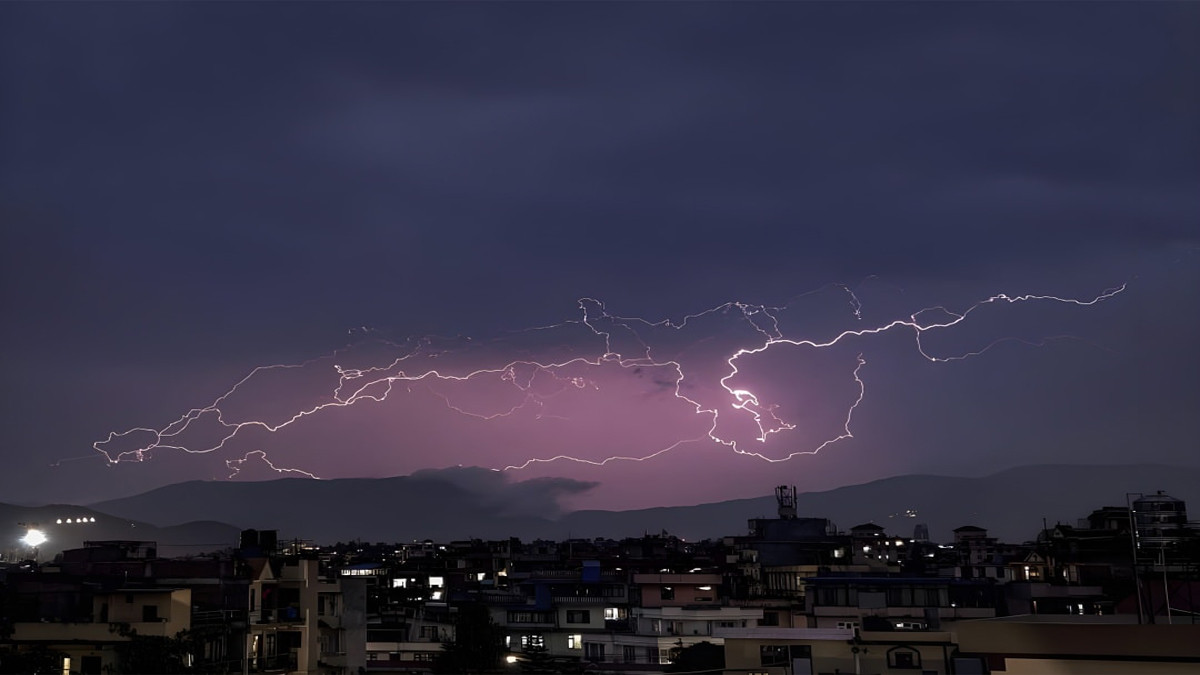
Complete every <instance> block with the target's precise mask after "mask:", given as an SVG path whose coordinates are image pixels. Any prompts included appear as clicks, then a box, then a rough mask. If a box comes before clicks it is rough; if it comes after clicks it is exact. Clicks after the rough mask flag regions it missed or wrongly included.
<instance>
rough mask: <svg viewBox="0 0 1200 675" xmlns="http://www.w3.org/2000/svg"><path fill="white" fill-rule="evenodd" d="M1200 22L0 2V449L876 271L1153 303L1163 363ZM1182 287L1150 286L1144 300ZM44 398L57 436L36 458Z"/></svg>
mask: <svg viewBox="0 0 1200 675" xmlns="http://www.w3.org/2000/svg"><path fill="white" fill-rule="evenodd" d="M1197 18H1198V17H1197V10H1196V7H1195V6H1192V5H1186V4H1170V3H1155V4H1145V5H1135V4H1132V3H1106V4H1088V5H1076V4H1066V3H1063V4H1045V3H1038V4H1033V3H1028V4H1015V3H1006V4H1001V3H994V4H992V3H971V4H964V5H951V4H942V3H905V4H898V3H893V4H879V3H841V4H835V3H753V4H728V3H661V4H660V3H648V4H644V3H636V4H635V3H561V4H548V3H503V4H483V3H479V4H476V3H451V4H433V3H350V4H345V3H296V4H278V3H186V4H185V3H158V4H147V3H104V4H95V5H82V4H74V3H70V4H68V3H61V4H43V5H35V4H32V3H13V4H7V5H3V6H0V50H2V51H0V86H2V89H3V91H4V92H5V94H4V96H3V97H0V157H2V158H3V159H0V218H3V246H2V248H3V252H2V254H0V255H3V271H2V272H0V274H3V298H4V312H5V315H6V317H13V319H14V320H12V321H6V324H8V325H9V326H11V327H10V328H8V329H7V330H6V331H5V333H4V337H3V340H4V342H3V345H2V346H3V348H4V350H5V354H6V356H5V359H6V361H5V366H6V373H7V375H6V386H8V387H9V389H11V390H13V391H19V392H22V394H24V395H23V396H21V397H20V398H19V399H18V400H16V401H15V402H14V403H13V405H14V408H13V409H14V411H17V412H16V413H14V414H17V415H18V417H19V418H21V419H27V420H32V421H36V422H37V424H34V423H33V422H32V421H31V422H29V423H21V424H16V425H11V426H10V427H9V428H8V430H6V431H5V432H4V435H3V436H2V437H0V442H3V444H4V445H5V446H6V447H13V448H22V450H21V453H22V456H24V457H36V458H39V460H38V461H40V458H41V457H42V456H43V455H44V454H52V455H53V456H55V457H58V456H62V455H64V454H65V455H71V454H74V453H76V452H86V449H87V448H88V447H90V443H91V441H92V440H94V439H95V438H96V437H97V436H98V435H99V436H102V435H103V433H105V432H106V431H107V430H109V429H111V428H128V427H132V426H137V425H140V424H150V423H153V424H158V423H159V421H160V420H163V419H166V420H169V419H173V416H174V415H175V414H177V412H178V410H180V409H182V410H186V409H187V408H188V407H189V406H190V405H196V404H197V402H198V401H203V402H207V401H210V400H211V399H212V398H213V397H214V396H215V395H217V394H219V393H220V392H221V391H223V390H224V389H223V387H224V386H226V385H227V383H228V382H229V381H233V380H236V377H237V376H240V375H237V374H238V373H244V372H246V371H247V370H248V369H249V368H250V367H252V366H253V365H256V364H259V363H263V362H292V361H297V360H301V359H304V358H308V357H311V356H312V355H313V354H315V353H319V352H321V351H322V350H325V349H327V348H330V347H336V346H339V345H338V342H339V340H341V339H343V337H344V334H345V331H346V329H348V328H351V327H356V326H362V325H368V326H384V327H389V328H394V329H396V330H398V331H401V332H405V333H423V332H442V333H450V334H456V333H468V334H476V333H481V332H482V333H486V332H494V331H495V330H497V329H512V328H520V327H524V326H529V325H542V324H545V323H550V322H557V321H560V320H562V319H564V318H566V317H573V316H574V312H573V310H574V300H575V299H576V298H578V297H580V296H585V295H586V296H597V297H600V298H602V299H604V300H607V301H609V302H610V303H611V305H612V306H613V307H617V308H619V311H621V312H622V313H625V314H646V315H648V316H651V317H652V318H655V319H658V318H662V317H663V316H675V317H678V316H680V315H681V314H684V313H687V312H693V311H698V310H702V309H705V308H708V307H711V306H714V305H716V304H718V303H720V302H724V301H727V300H730V299H745V300H747V301H751V302H763V303H778V302H783V301H785V300H786V299H788V298H791V297H793V296H794V295H795V294H796V293H798V292H803V291H806V290H809V289H811V288H815V287H817V286H820V285H822V284H824V283H826V282H830V281H838V282H846V283H851V284H854V283H856V282H857V281H858V280H860V279H862V278H863V277H866V276H868V275H871V274H878V275H881V276H882V277H883V278H884V279H886V280H888V281H889V282H890V283H895V284H898V285H901V286H903V287H904V288H905V289H907V291H906V292H907V293H909V295H910V296H917V295H919V290H918V289H922V290H929V289H938V290H945V286H947V285H950V286H952V287H955V288H954V292H955V293H958V296H956V297H959V298H963V299H965V300H974V299H978V297H979V296H980V295H987V294H989V293H991V292H994V291H996V290H1004V291H1007V292H1011V290H1014V289H1013V288H1012V287H1013V286H1017V287H1019V289H1016V290H1019V291H1020V292H1024V291H1030V292H1037V291H1041V290H1047V291H1061V292H1067V291H1068V290H1069V291H1070V292H1076V293H1080V294H1083V295H1086V294H1088V293H1092V292H1094V291H1096V290H1098V289H1100V288H1105V287H1107V286H1109V285H1111V284H1114V283H1120V282H1123V281H1126V280H1130V279H1135V278H1138V275H1142V277H1141V278H1142V279H1144V280H1146V283H1145V284H1144V285H1143V286H1142V287H1140V288H1141V290H1138V291H1137V293H1139V294H1138V295H1137V296H1135V297H1136V298H1137V299H1138V303H1137V306H1138V307H1139V309H1137V310H1130V311H1131V313H1133V314H1137V315H1139V316H1141V317H1152V318H1153V319H1154V320H1156V321H1164V320H1167V317H1170V320H1171V321H1173V322H1176V323H1177V324H1178V327H1177V329H1176V330H1174V331H1172V333H1171V334H1172V335H1175V336H1183V337H1182V338H1180V339H1183V340H1184V343H1185V344H1186V342H1187V339H1190V338H1191V337H1193V336H1196V335H1197V333H1198V331H1200V329H1198V327H1197V323H1200V321H1198V319H1197V317H1196V315H1195V312H1194V311H1188V310H1186V309H1185V308H1186V307H1188V301H1189V300H1190V297H1189V296H1187V290H1186V289H1187V288H1188V286H1187V284H1188V283H1190V282H1191V281H1194V278H1195V273H1194V271H1192V270H1194V269H1195V264H1196V263H1195V259H1194V254H1191V253H1188V251H1189V250H1194V249H1195V247H1197V245H1198V237H1197V231H1196V223H1197V222H1200V199H1197V196H1196V191H1195V185H1196V184H1197V183H1198V182H1200V127H1197V125H1196V124H1195V120H1196V119H1197V117H1198V115H1200V85H1197V83H1198V82H1200V65H1198V64H1200V59H1198V58H1197V51H1196V50H1197V47H1196V45H1197V44H1200V40H1197V39H1196V35H1195V26H1196V25H1197ZM1177 258H1181V259H1183V260H1184V262H1181V263H1177V264H1176V267H1174V268H1172V269H1175V270H1180V269H1182V270H1184V271H1182V272H1176V273H1175V276H1171V275H1158V276H1155V275H1146V270H1147V269H1156V268H1158V269H1161V268H1162V267H1163V265H1164V264H1169V263H1164V261H1173V260H1175V259H1177ZM1151 277H1152V278H1151ZM984 282H996V283H999V284H1001V285H1002V286H1003V288H1000V289H997V288H995V287H993V286H992V285H990V283H984ZM963 286H966V288H963ZM1181 289H1184V290H1181ZM1181 294H1182V296H1181ZM936 301H939V300H935V302H936ZM871 309H872V310H874V309H875V308H871ZM911 309H912V308H909V311H911ZM1113 324H1114V325H1119V326H1128V325H1133V326H1140V325H1142V324H1141V323H1140V322H1139V321H1137V320H1131V319H1129V317H1114V318H1113ZM1118 330H1127V329H1123V328H1122V329H1116V328H1113V327H1112V326H1105V327H1104V331H1106V332H1105V333H1104V335H1108V334H1109V333H1112V332H1113V331H1118ZM1147 335H1156V336H1157V332H1155V331H1149V330H1148V331H1144V332H1141V333H1137V334H1123V335H1122V336H1121V337H1122V338H1127V339H1128V341H1127V342H1119V341H1118V342H1119V344H1121V345H1122V346H1123V347H1125V348H1127V350H1126V352H1124V353H1131V352H1137V351H1138V349H1139V346H1140V343H1138V342H1137V340H1138V339H1144V338H1145V337H1146V336H1147ZM1154 339H1162V338H1158V337H1155V338H1154ZM1163 353H1166V352H1163ZM1171 353H1174V352H1171ZM1139 354H1140V352H1139ZM1138 358H1139V359H1141V358H1144V357H1142V356H1140V355H1139V357H1138ZM1176 358H1178V359H1180V361H1173V363H1174V364H1175V367H1177V368H1179V369H1180V370H1182V371H1184V372H1195V370H1196V367H1195V365H1196V361H1195V357H1194V356H1188V355H1186V354H1184V355H1180V356H1178V357H1176ZM1159 366H1163V364H1162V363H1158V365H1157V366H1155V367H1147V368H1133V367H1132V366H1131V365H1129V364H1123V365H1122V373H1125V374H1124V375H1123V376H1122V377H1123V379H1121V380H1120V382H1122V383H1125V384H1131V385H1132V386H1136V387H1137V388H1139V389H1144V390H1145V391H1149V392H1154V396H1153V397H1151V398H1154V399H1155V400H1156V401H1157V400H1158V399H1159V398H1161V399H1162V401H1165V402H1166V403H1165V404H1164V405H1158V404H1157V403H1155V404H1148V406H1147V407H1150V408H1153V409H1155V410H1172V409H1174V408H1172V406H1173V405H1186V402H1187V401H1189V400H1192V399H1194V398H1195V389H1194V385H1192V386H1190V387H1189V386H1188V385H1186V384H1181V383H1180V382H1178V381H1175V380H1173V379H1171V378H1170V377H1169V369H1168V368H1165V367H1159ZM217 373H220V374H221V375H222V376H224V375H226V374H228V375H229V377H226V378H225V379H224V380H222V379H221V377H218V376H217ZM1136 373H1143V375H1137V374H1136ZM1067 379H1070V378H1067ZM199 381H203V382H204V383H205V384H204V386H199V385H198V384H195V383H197V382H199ZM182 382H188V383H193V386H196V388H197V389H199V390H200V391H197V392H192V391H190V390H189V389H188V386H186V385H180V384H179V383H182ZM1180 401H1183V402H1184V403H1182V404H1181V403H1179V402H1180ZM64 403H68V404H69V405H70V407H69V410H70V419H71V420H72V421H71V422H70V423H65V424H63V423H57V422H56V423H54V424H50V425H48V426H47V425H46V424H45V423H46V422H47V421H48V420H50V419H57V418H53V417H51V413H52V411H55V410H59V409H61V406H62V405H63V404H64ZM945 404H946V405H948V406H951V407H952V405H953V401H949V400H948V401H946V402H945ZM1164 406H1165V407H1164ZM896 414H897V416H903V414H904V413H903V412H898V413H896ZM1178 428H1180V427H1176V431H1175V432H1171V433H1168V437H1169V438H1171V439H1174V438H1176V437H1178V435H1179V432H1178ZM917 435H918V436H919V434H917ZM939 438H940V437H939ZM952 441H953V438H950V439H949V440H939V441H938V443H950V442H952ZM48 448H53V451H51V450H49V449H48ZM930 452H931V453H932V454H931V456H939V457H940V456H945V455H946V454H948V451H944V450H943V451H930ZM23 461H30V462H32V461H33V460H23Z"/></svg>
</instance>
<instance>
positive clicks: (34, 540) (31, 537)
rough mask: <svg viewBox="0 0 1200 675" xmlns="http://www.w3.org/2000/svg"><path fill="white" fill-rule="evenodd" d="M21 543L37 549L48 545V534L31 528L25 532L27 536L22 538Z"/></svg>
mask: <svg viewBox="0 0 1200 675" xmlns="http://www.w3.org/2000/svg"><path fill="white" fill-rule="evenodd" d="M21 543H22V544H25V545H26V546H28V547H30V548H37V547H38V546H41V545H42V544H44V543H46V533H45V532H42V531H41V530H39V529H37V528H36V527H31V528H29V529H28V530H26V531H25V536H24V537H22V538H21Z"/></svg>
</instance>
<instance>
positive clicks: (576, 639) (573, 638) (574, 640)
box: [567, 635, 583, 649]
mask: <svg viewBox="0 0 1200 675" xmlns="http://www.w3.org/2000/svg"><path fill="white" fill-rule="evenodd" d="M567 649H583V636H582V635H568V636H567Z"/></svg>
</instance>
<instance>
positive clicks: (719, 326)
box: [93, 285, 1124, 478]
mask: <svg viewBox="0 0 1200 675" xmlns="http://www.w3.org/2000/svg"><path fill="white" fill-rule="evenodd" d="M1123 290H1124V286H1121V287H1117V288H1112V289H1109V290H1106V291H1103V292H1101V293H1097V294H1095V295H1093V296H1091V297H1087V298H1068V297H1057V296H1052V295H1007V294H995V295H992V296H989V297H984V298H981V299H979V300H978V301H977V302H974V303H972V304H969V305H967V306H965V307H962V308H952V307H943V306H934V307H922V308H917V309H916V310H915V311H913V310H911V309H905V310H903V311H901V310H894V311H895V313H894V314H892V315H891V316H884V317H883V318H882V319H881V320H878V321H869V320H868V319H867V318H865V317H866V316H868V314H870V315H871V316H874V314H873V313H870V312H869V311H868V310H867V309H866V306H865V305H864V302H862V300H861V298H860V296H861V295H862V291H858V290H856V289H850V288H848V287H845V286H840V285H833V286H829V287H826V288H824V289H821V290H819V291H815V292H813V293H809V294H805V295H802V296H799V297H797V298H796V299H794V300H792V301H790V302H789V303H787V304H785V305H783V306H778V307H771V306H764V305H756V304H749V303H743V302H729V303H725V304H722V305H719V306H717V307H713V308H711V309H708V310H706V311H703V312H699V313H696V314H691V315H688V316H685V317H684V318H682V319H680V320H676V321H671V320H649V319H645V318H639V317H626V316H621V315H619V314H615V313H613V312H611V311H610V310H609V309H608V308H606V307H605V306H604V304H603V303H601V302H599V301H597V300H593V299H584V300H581V301H580V302H579V313H578V315H577V316H576V317H575V318H573V319H570V320H567V321H564V322H562V323H559V324H554V325H548V326H541V327H536V328H531V329H526V330H522V331H516V332H512V333H509V334H506V335H503V336H501V337H498V338H494V339H488V340H477V339H468V338H455V339H444V338H422V339H410V340H405V341H400V342H397V341H390V340H387V339H384V338H382V337H380V336H378V335H377V334H374V333H372V332H370V331H364V333H363V334H362V335H361V336H360V339H358V340H357V341H356V342H354V343H353V344H351V345H349V346H347V347H345V348H343V349H341V350H338V351H336V352H334V353H332V354H327V355H323V356H319V357H316V358H313V359H311V360H309V361H306V362H303V363H296V364H274V365H264V366H260V367H258V368H255V369H254V370H253V371H251V372H250V373H248V374H247V375H246V376H245V377H244V378H242V379H241V380H239V381H237V382H235V383H234V384H233V385H232V386H231V387H230V388H229V389H228V390H227V391H225V392H224V393H223V394H221V395H220V396H218V397H217V398H216V399H215V400H213V401H212V402H210V403H208V404H206V405H203V406H201V407H197V408H194V409H192V410H189V411H187V412H186V413H184V414H182V415H181V416H180V417H179V418H178V419H176V420H174V421H172V422H170V423H168V424H166V425H164V426H160V427H139V428H134V429H129V430H126V431H121V432H112V433H110V434H109V435H108V436H107V437H106V438H105V439H103V440H100V441H97V442H96V443H95V444H94V446H93V447H94V448H95V450H96V451H98V452H99V453H101V456H102V457H103V458H105V459H106V460H107V461H108V462H109V463H111V464H119V463H122V462H131V461H132V462H141V461H145V460H148V459H151V458H152V457H156V456H160V455H162V454H163V453H175V454H177V455H180V456H186V457H188V458H189V459H190V460H192V461H196V462H197V463H199V464H200V465H201V466H203V467H204V468H203V469H200V470H199V471H198V473H199V474H200V475H202V476H204V477H210V476H215V475H218V474H219V475H222V476H228V477H233V476H237V475H250V476H252V477H266V476H278V475H293V476H295V475H299V476H310V477H314V478H315V477H334V476H349V475H395V474H399V473H408V472H411V471H413V470H416V469H420V468H426V467H429V466H451V465H455V464H470V465H488V466H491V467H492V468H495V469H507V470H519V469H524V468H527V467H530V466H531V465H533V464H541V463H556V462H557V463H580V464H587V465H593V466H604V465H608V464H610V463H613V462H630V461H643V460H646V459H650V458H653V457H657V456H660V455H663V454H664V453H668V452H673V453H680V452H687V451H689V450H690V449H693V448H696V447H703V446H709V447H716V448H724V449H726V450H727V451H729V452H732V453H736V454H738V455H741V456H745V457H750V458H755V459H759V460H763V461H767V462H781V461H786V460H789V459H792V458H794V457H796V456H798V455H803V454H814V453H817V452H820V451H822V450H825V449H827V448H829V447H830V446H831V445H833V444H835V443H838V442H842V441H845V440H847V439H850V438H853V437H854V430H855V427H856V421H857V420H856V414H858V412H859V406H860V404H861V403H863V401H864V400H866V399H867V397H868V396H869V393H870V386H869V383H870V372H871V368H872V366H873V362H874V359H876V358H887V356H888V355H890V354H891V353H892V352H891V351H885V350H883V349H880V345H881V344H888V345H892V347H888V350H891V349H892V348H893V347H894V345H895V343H896V341H897V340H900V341H902V342H903V343H905V344H906V345H907V347H905V351H906V352H907V354H908V355H909V357H910V358H912V357H915V358H919V359H922V360H924V361H925V362H928V363H935V364H936V363H949V362H954V361H959V360H963V359H967V358H972V357H983V358H986V355H985V352H988V351H989V350H991V349H993V348H995V347H997V346H998V345H1001V344H1004V343H1009V342H1011V343H1023V344H1024V345H1031V346H1037V345H1039V344H1042V343H1044V341H1045V340H1046V339H1047V337H1048V334H1047V333H1045V332H1035V333H1033V334H1028V335H1027V334H1025V331H1027V330H1028V328H1027V327H1025V326H1026V325H1027V324H1028V321H1027V319H1028V317H1027V316H1026V317H1022V318H1021V320H1020V321H1018V320H1017V319H1016V318H1015V316H1014V315H1013V313H1014V312H1016V311H1017V310H1018V308H1020V307H1037V308H1040V311H1041V313H1040V314H1037V315H1036V316H1037V317H1038V318H1039V320H1041V319H1044V318H1045V317H1047V316H1051V315H1052V314H1053V315H1059V314H1063V313H1070V312H1076V311H1087V310H1088V308H1089V307H1090V306H1091V305H1094V304H1096V303H1099V302H1102V301H1105V300H1108V299H1109V298H1112V297H1113V296H1115V295H1117V294H1119V293H1121V292H1122V291H1123ZM893 301H894V299H893ZM1047 312H1049V314H1048V313H1047ZM1010 319H1011V321H1010ZM1018 324H1021V326H1022V327H1020V328H1018ZM1039 326H1041V324H1039ZM875 351H879V353H880V355H881V356H878V357H877V356H876V354H875ZM350 460H352V461H350ZM250 467H257V468H258V469H260V470H261V471H260V472H259V473H257V474H254V473H246V470H247V469H248V468H250Z"/></svg>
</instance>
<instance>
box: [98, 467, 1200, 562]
mask: <svg viewBox="0 0 1200 675" xmlns="http://www.w3.org/2000/svg"><path fill="white" fill-rule="evenodd" d="M476 471H486V470H482V469H478V470H476V469H453V470H447V471H444V472H441V471H430V472H422V473H421V474H416V475H413V476H404V477H394V478H378V479H368V478H356V479H334V480H309V479H294V478H288V479H281V480H275V481H266V482H257V483H250V482H205V481H192V482H187V483H180V484H176V485H170V486H167V487H163V488H159V489H157V490H152V491H150V492H146V493H144V494H140V495H136V496H133V497H128V498H124V499H116V500H111V501H106V502H100V503H97V504H94V505H92V507H91V508H93V509H95V510H97V511H99V512H103V513H107V514H112V515H114V516H119V517H123V518H128V519H135V520H140V521H146V522H149V523H153V524H156V525H159V526H166V525H169V524H175V523H183V522H189V521H199V520H216V521H223V522H226V523H230V524H233V525H235V526H237V527H253V528H259V529H275V530H278V531H279V533H280V536H281V537H284V538H292V537H296V538H302V539H309V540H313V541H315V542H318V543H331V542H334V541H349V540H352V539H361V540H367V541H409V540H414V539H426V538H429V539H436V540H442V541H444V540H450V539H464V538H469V537H480V538H504V537H510V536H513V537H520V538H522V539H526V540H529V539H534V538H554V539H562V538H566V537H583V538H592V537H614V538H616V537H626V536H641V535H642V534H644V533H659V532H661V531H667V532H669V533H671V534H674V535H677V536H680V537H683V538H685V539H703V538H709V537H719V536H724V535H737V534H742V533H744V532H745V531H746V521H747V519H749V518H754V517H764V516H765V517H774V516H775V511H776V505H775V499H774V497H773V496H764V497H760V498H753V499H739V500H731V501H725V502H717V503H711V504H700V505H697V506H678V507H664V508H652V509H638V510H632V511H576V512H572V513H568V514H563V515H559V513H558V510H557V496H558V495H560V494H562V492H564V491H577V490H581V489H586V488H587V486H586V484H579V483H578V482H576V481H565V482H564V481H558V480H556V479H549V480H547V479H536V480H531V481H524V482H519V483H508V482H507V481H505V480H504V479H503V478H495V477H493V476H494V472H489V474H488V475H485V474H477V473H472V472H476ZM464 477H466V478H468V480H463V478H464ZM780 482H783V481H782V480H781V481H780ZM773 487H774V486H764V490H763V491H764V492H765V493H768V495H769V494H770V492H771V491H772V490H773ZM1156 490H1163V491H1165V492H1167V493H1168V494H1171V495H1172V496H1175V497H1178V498H1180V499H1184V500H1186V501H1188V502H1190V503H1191V504H1192V505H1193V509H1197V508H1200V468H1197V467H1179V466H1164V465H1149V464H1145V465H1143V464H1138V465H1110V466H1075V465H1044V466H1026V467H1018V468H1014V469H1009V470H1006V471H1002V472H999V473H996V474H992V475H989V476H985V477H980V478H960V477H949V476H930V475H912V476H898V477H894V478H886V479H882V480H877V481H873V482H870V483H865V484H862V485H852V486H846V487H841V488H838V489H835V490H830V491H826V492H809V493H803V494H800V495H799V496H798V500H797V502H798V503H797V511H798V513H799V514H800V515H801V516H815V517H827V518H830V519H832V520H833V521H834V522H835V523H836V524H837V525H838V526H839V527H840V528H841V529H849V528H850V527H852V526H853V525H856V524H859V523H863V522H875V523H878V524H880V525H883V526H884V527H885V528H887V530H888V532H889V533H891V534H897V535H901V536H909V535H911V534H912V531H913V527H914V526H915V525H916V524H917V523H925V524H927V525H928V526H929V530H930V534H931V536H932V537H933V538H934V539H935V540H941V541H945V540H949V539H950V538H951V531H952V530H953V528H955V527H958V526H960V525H967V524H971V525H978V526H981V527H985V528H987V529H988V530H989V531H990V532H991V533H992V534H993V535H994V536H997V537H999V538H1001V539H1002V540H1005V541H1011V542H1020V541H1026V540H1029V539H1032V538H1033V537H1034V536H1035V535H1036V533H1037V531H1038V529H1039V528H1040V527H1041V524H1042V520H1043V518H1044V519H1045V520H1046V521H1048V522H1049V523H1050V524H1054V523H1055V522H1064V523H1069V524H1074V523H1075V522H1076V521H1077V520H1078V519H1079V518H1082V517H1085V516H1086V515H1087V514H1088V513H1090V512H1091V511H1092V510H1093V509H1096V508H1099V507H1101V506H1111V505H1116V506H1121V505H1124V504H1125V501H1126V493H1127V492H1131V491H1136V492H1147V493H1151V492H1154V491H1156ZM138 534H139V535H141V534H142V532H139V533H138Z"/></svg>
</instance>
